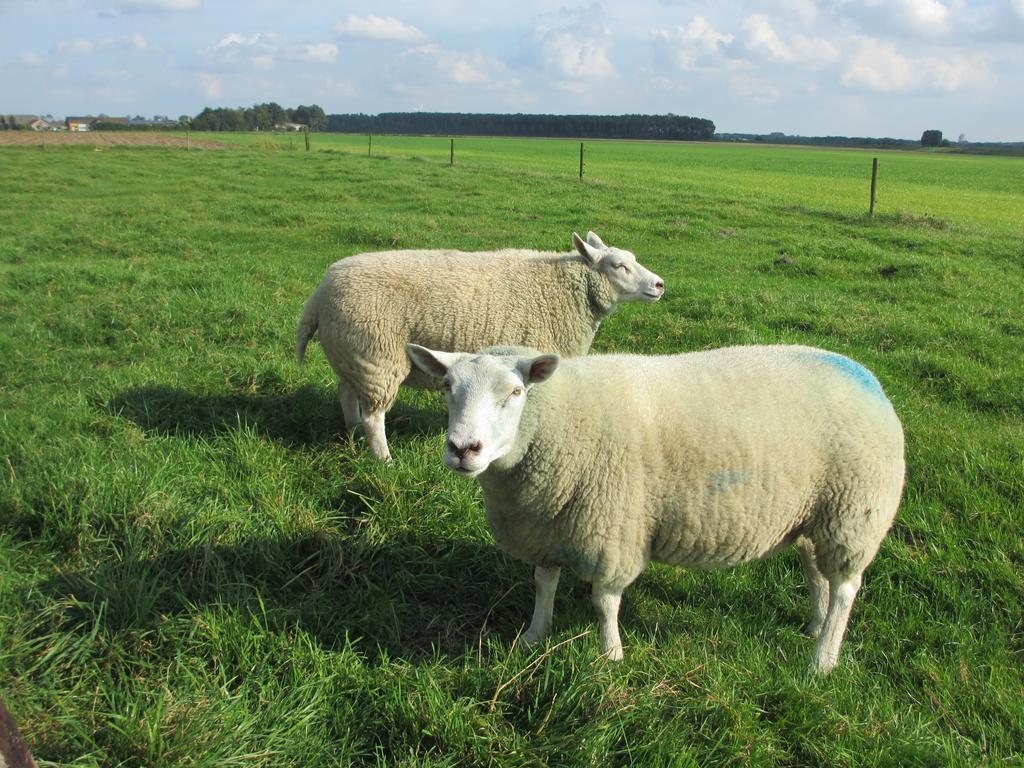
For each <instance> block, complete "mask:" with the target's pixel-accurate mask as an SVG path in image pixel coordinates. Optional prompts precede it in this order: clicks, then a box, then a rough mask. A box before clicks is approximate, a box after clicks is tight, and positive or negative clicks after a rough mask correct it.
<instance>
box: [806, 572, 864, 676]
mask: <svg viewBox="0 0 1024 768" xmlns="http://www.w3.org/2000/svg"><path fill="white" fill-rule="evenodd" d="M860 582H861V577H860V574H859V573H856V574H854V575H852V576H838V577H832V578H830V579H829V594H828V613H827V614H826V615H825V623H824V625H823V626H822V629H821V635H819V636H818V642H817V644H815V646H814V655H813V656H811V672H814V673H817V674H819V675H826V674H828V673H829V672H830V671H831V670H832V668H833V667H835V665H836V663H837V662H838V661H839V646H841V645H842V644H843V633H844V632H846V622H847V621H849V619H850V609H851V608H853V599H854V598H855V597H856V596H857V590H858V589H860Z"/></svg>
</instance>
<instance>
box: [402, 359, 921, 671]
mask: <svg viewBox="0 0 1024 768" xmlns="http://www.w3.org/2000/svg"><path fill="white" fill-rule="evenodd" d="M491 352H493V354H483V353H481V354H463V353H445V352H436V351H431V350H427V349H424V348H422V347H418V346H415V345H410V346H409V354H410V356H411V358H412V359H413V361H414V362H415V363H416V365H417V366H419V367H420V368H421V369H422V370H424V371H425V372H428V373H429V374H430V375H433V376H435V377H437V378H439V379H442V380H443V389H444V390H445V391H446V393H447V398H448V408H449V425H448V439H447V447H446V450H445V457H444V459H445V463H446V464H447V465H448V466H449V467H450V468H452V469H453V470H454V471H456V472H458V473H460V474H463V475H465V476H469V477H477V478H478V479H479V481H480V486H481V487H482V489H483V498H484V506H485V507H486V509H487V519H488V522H489V523H490V527H491V531H492V532H493V534H494V538H495V540H496V541H497V543H498V545H499V546H501V547H502V548H503V549H505V550H506V551H507V552H509V553H510V554H511V555H513V556H514V557H517V558H519V559H522V560H525V561H527V562H529V563H533V564H534V565H535V566H536V571H535V578H536V585H537V600H536V608H535V611H534V614H533V621H532V622H531V624H530V627H529V629H527V630H526V632H525V634H524V635H523V639H524V641H525V642H526V643H527V644H530V643H535V642H538V641H540V640H541V639H542V638H544V637H545V636H546V635H547V634H548V631H549V629H550V626H551V614H552V605H553V600H554V593H555V587H556V585H557V583H558V575H559V568H560V567H561V566H569V567H571V568H573V569H575V570H576V571H577V572H578V573H579V574H580V575H581V576H582V577H583V578H584V579H586V580H588V581H591V582H593V601H594V604H595V606H596V607H597V610H598V612H599V614H600V625H601V648H602V651H603V652H604V653H605V654H607V655H608V657H609V658H612V659H620V658H622V644H621V642H620V639H619V631H618V618H617V617H618V609H619V601H620V598H621V595H622V591H623V590H624V589H625V588H626V587H627V586H628V585H629V584H631V583H632V582H633V581H634V580H635V579H636V578H637V576H639V575H640V573H641V571H643V569H644V567H645V566H646V565H647V563H648V561H649V560H652V559H653V560H658V561H663V562H667V563H673V564H676V565H684V566H694V567H702V568H716V567H730V566H734V565H738V564H740V563H745V562H749V561H751V560H758V559H760V558H763V557H767V556H769V555H771V554H773V553H775V552H778V551H779V550H781V549H783V548H785V547H787V546H789V545H790V544H795V545H796V547H797V549H798V551H799V553H800V558H801V560H802V562H803V566H804V570H805V573H806V575H807V579H808V581H809V583H810V590H811V604H812V608H813V620H812V621H811V623H810V625H809V627H808V631H809V632H810V633H811V634H813V635H818V641H817V644H816V646H815V648H814V654H813V658H812V663H811V666H812V669H813V670H814V671H816V672H819V673H826V672H828V671H829V670H830V669H832V667H834V666H835V664H836V662H837V660H838V658H839V647H840V645H841V643H842V638H843V633H844V631H845V629H846V623H847V620H848V618H849V614H850V609H851V607H852V605H853V600H854V597H855V596H856V594H857V590H858V589H859V587H860V584H861V574H862V573H863V571H864V569H865V568H866V567H867V565H868V564H869V563H870V562H871V560H872V559H873V558H874V556H875V553H876V552H877V550H878V547H879V544H880V543H881V541H882V539H883V537H884V536H885V534H886V532H887V531H888V529H889V526H890V524H891V523H892V520H893V517H894V515H895V514H896V508H897V506H898V505H899V500H900V494H901V492H902V488H903V476H904V459H903V430H902V427H901V425H900V421H899V419H898V418H897V416H896V413H895V412H894V410H893V408H892V405H891V404H890V403H889V400H888V399H887V398H886V396H885V394H884V393H883V391H882V388H881V386H880V385H879V383H878V381H877V379H875V377H874V376H873V375H872V374H871V373H870V372H868V371H867V369H865V368H863V367H862V366H860V365H859V364H857V363H855V362H853V361H852V360H849V359H848V358H846V357H843V356H841V355H837V354H835V353H832V352H826V351H823V350H820V349H813V348H810V347H788V346H773V347H732V348H727V349H719V350H715V351H711V352H695V353H690V354H684V355H675V356H666V357H641V356H636V355H607V356H605V355H593V356H589V357H581V358H576V359H572V360H562V361H559V358H558V357H557V356H555V355H550V354H540V353H538V352H536V351H533V350H516V349H499V350H491Z"/></svg>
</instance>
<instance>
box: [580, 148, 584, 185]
mask: <svg viewBox="0 0 1024 768" xmlns="http://www.w3.org/2000/svg"><path fill="white" fill-rule="evenodd" d="M580 181H583V142H582V141H581V142H580Z"/></svg>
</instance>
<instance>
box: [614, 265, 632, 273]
mask: <svg viewBox="0 0 1024 768" xmlns="http://www.w3.org/2000/svg"><path fill="white" fill-rule="evenodd" d="M615 268H616V269H621V270H622V271H623V272H629V267H627V266H626V265H625V264H616V265H615Z"/></svg>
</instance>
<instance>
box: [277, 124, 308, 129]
mask: <svg viewBox="0 0 1024 768" xmlns="http://www.w3.org/2000/svg"><path fill="white" fill-rule="evenodd" d="M306 127H307V126H306V124H305V123H278V124H277V125H275V126H274V130H275V131H304V130H306Z"/></svg>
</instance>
